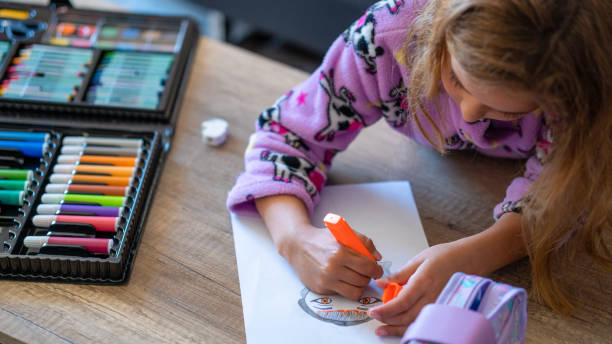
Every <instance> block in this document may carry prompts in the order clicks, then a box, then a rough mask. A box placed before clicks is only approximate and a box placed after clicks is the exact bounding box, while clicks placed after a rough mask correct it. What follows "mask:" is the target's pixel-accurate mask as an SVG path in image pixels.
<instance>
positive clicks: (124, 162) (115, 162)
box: [57, 154, 137, 166]
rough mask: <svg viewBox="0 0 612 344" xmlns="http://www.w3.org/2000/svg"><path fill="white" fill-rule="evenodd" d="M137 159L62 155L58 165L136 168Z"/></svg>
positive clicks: (58, 159)
mask: <svg viewBox="0 0 612 344" xmlns="http://www.w3.org/2000/svg"><path fill="white" fill-rule="evenodd" d="M136 160H137V159H136V158H132V157H122V156H104V155H64V154H62V155H60V156H59V157H57V163H58V164H77V163H80V164H89V165H109V166H135V165H136Z"/></svg>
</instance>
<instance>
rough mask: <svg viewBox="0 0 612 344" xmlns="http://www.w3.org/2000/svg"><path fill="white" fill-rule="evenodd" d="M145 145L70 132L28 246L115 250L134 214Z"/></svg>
mask: <svg viewBox="0 0 612 344" xmlns="http://www.w3.org/2000/svg"><path fill="white" fill-rule="evenodd" d="M143 144H144V143H143V140H141V139H132V138H129V139H126V138H112V137H85V136H66V137H64V138H63V140H62V147H61V149H60V151H59V155H58V157H57V160H56V164H55V165H54V166H52V167H51V168H50V170H49V179H48V183H47V184H46V185H45V186H44V189H43V194H42V195H41V198H40V203H39V204H38V205H37V207H36V209H35V213H36V214H35V215H34V216H33V217H32V224H33V225H34V226H35V227H36V228H37V230H36V231H35V232H33V234H34V235H30V236H27V237H26V238H25V239H24V246H26V247H28V248H29V249H34V250H36V249H39V250H41V249H43V248H45V247H51V246H53V247H55V248H57V247H60V248H75V247H77V248H80V249H82V250H84V251H86V252H87V253H89V254H93V255H98V254H102V255H108V254H110V253H111V248H112V246H113V242H114V241H113V238H115V237H116V235H117V233H118V232H119V231H121V230H122V227H121V224H122V221H123V219H124V218H125V216H126V215H127V214H128V213H129V204H128V198H129V196H130V194H131V193H132V192H133V191H134V190H135V189H136V188H137V187H138V182H139V178H138V172H139V169H140V160H141V152H142V149H143ZM41 233H43V234H45V235H39V234H41Z"/></svg>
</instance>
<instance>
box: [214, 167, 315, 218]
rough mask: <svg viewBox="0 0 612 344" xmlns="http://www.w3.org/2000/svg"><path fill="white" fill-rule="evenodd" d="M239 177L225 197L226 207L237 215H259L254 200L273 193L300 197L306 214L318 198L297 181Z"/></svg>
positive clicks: (310, 210)
mask: <svg viewBox="0 0 612 344" xmlns="http://www.w3.org/2000/svg"><path fill="white" fill-rule="evenodd" d="M242 178H243V177H242V176H241V177H239V178H238V180H237V182H236V185H235V186H234V187H233V188H232V190H231V191H230V192H229V194H228V197H227V202H226V205H227V209H228V210H229V211H230V212H232V213H236V214H238V215H248V216H259V213H258V212H257V209H256V208H255V200H256V199H258V198H262V197H266V196H273V195H293V196H295V197H297V198H298V199H300V200H301V201H302V202H303V203H304V205H305V206H306V210H307V211H308V215H312V212H313V209H314V205H315V204H316V203H317V202H318V200H319V194H318V192H317V194H316V195H315V196H314V197H311V196H310V194H309V193H308V191H306V188H305V187H304V186H301V185H299V181H298V182H291V183H285V182H281V181H273V180H269V181H268V180H263V181H255V182H250V183H243V182H241V179H242Z"/></svg>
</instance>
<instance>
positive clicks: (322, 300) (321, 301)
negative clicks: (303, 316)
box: [310, 297, 332, 305]
mask: <svg viewBox="0 0 612 344" xmlns="http://www.w3.org/2000/svg"><path fill="white" fill-rule="evenodd" d="M310 302H316V303H319V304H322V305H329V304H331V303H332V299H331V297H320V298H318V299H314V300H311V301H310Z"/></svg>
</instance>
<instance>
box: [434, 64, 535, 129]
mask: <svg viewBox="0 0 612 344" xmlns="http://www.w3.org/2000/svg"><path fill="white" fill-rule="evenodd" d="M442 84H443V85H444V88H445V89H446V92H447V93H448V94H449V95H450V96H451V98H453V100H454V101H455V102H456V103H457V104H458V105H459V108H460V109H461V114H462V116H463V119H464V120H465V121H466V122H469V123H471V122H476V121H478V120H480V119H485V118H488V119H495V120H500V121H513V120H517V119H519V118H521V117H523V116H525V115H527V114H528V113H531V112H533V111H535V110H536V109H537V108H538V104H537V103H536V101H535V99H534V97H533V95H531V94H530V93H528V92H524V91H518V90H514V89H510V88H505V87H498V86H489V85H482V84H479V83H478V81H476V80H475V79H473V78H471V77H470V76H469V75H468V74H467V73H466V72H465V70H464V69H463V68H462V67H461V65H459V63H458V62H457V60H455V59H454V58H453V57H452V56H451V55H450V54H449V53H448V52H446V56H445V58H444V63H443V64H442Z"/></svg>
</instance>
